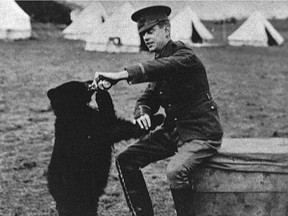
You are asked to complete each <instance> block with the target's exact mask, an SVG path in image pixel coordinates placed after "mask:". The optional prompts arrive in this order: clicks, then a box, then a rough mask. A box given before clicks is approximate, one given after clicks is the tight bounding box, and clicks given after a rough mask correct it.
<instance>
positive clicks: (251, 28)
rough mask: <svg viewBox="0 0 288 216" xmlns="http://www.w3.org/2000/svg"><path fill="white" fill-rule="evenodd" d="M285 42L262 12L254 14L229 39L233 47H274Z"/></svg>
mask: <svg viewBox="0 0 288 216" xmlns="http://www.w3.org/2000/svg"><path fill="white" fill-rule="evenodd" d="M283 42H284V39H283V37H282V36H281V35H280V34H279V33H278V32H277V30H276V29H275V28H274V27H273V26H272V25H271V23H270V22H269V21H268V20H267V19H266V18H265V17H264V16H263V15H262V14H261V13H260V12H254V13H253V14H252V15H251V16H250V17H249V18H248V19H247V20H246V21H245V22H244V23H243V24H242V25H241V26H240V27H239V28H238V29H237V30H236V31H235V32H233V33H232V34H231V35H230V36H229V37H228V43H229V44H230V45H232V46H243V45H247V46H273V45H281V44H283Z"/></svg>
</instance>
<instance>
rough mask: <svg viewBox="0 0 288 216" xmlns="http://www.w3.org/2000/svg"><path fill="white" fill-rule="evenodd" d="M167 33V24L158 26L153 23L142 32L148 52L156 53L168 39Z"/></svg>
mask: <svg viewBox="0 0 288 216" xmlns="http://www.w3.org/2000/svg"><path fill="white" fill-rule="evenodd" d="M168 35H169V29H168V27H167V26H164V27H163V28H160V27H159V25H155V26H154V27H152V28H150V29H148V30H147V31H146V32H144V33H143V39H144V42H145V44H146V46H147V47H148V49H149V51H150V52H156V53H158V52H160V50H161V49H162V48H163V47H164V46H165V45H166V44H167V42H168V41H169V37H168Z"/></svg>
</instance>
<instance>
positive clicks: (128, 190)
mask: <svg viewBox="0 0 288 216" xmlns="http://www.w3.org/2000/svg"><path fill="white" fill-rule="evenodd" d="M116 167H117V170H118V173H119V179H120V182H121V185H122V188H123V191H124V195H125V198H126V201H127V204H128V207H129V209H130V211H131V212H132V216H153V215H154V212H153V206H152V202H151V199H150V196H149V192H148V190H147V187H146V183H145V180H144V178H143V174H142V172H141V170H139V169H135V170H134V169H133V170H129V171H127V169H122V168H121V166H120V165H119V163H118V162H116Z"/></svg>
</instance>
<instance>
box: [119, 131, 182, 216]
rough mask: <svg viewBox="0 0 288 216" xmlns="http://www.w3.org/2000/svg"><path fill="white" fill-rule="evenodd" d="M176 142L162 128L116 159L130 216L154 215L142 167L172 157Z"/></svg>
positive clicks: (176, 140) (130, 147)
mask: <svg viewBox="0 0 288 216" xmlns="http://www.w3.org/2000/svg"><path fill="white" fill-rule="evenodd" d="M177 142H178V139H171V134H169V133H167V132H165V131H164V130H163V129H160V130H157V131H155V132H154V133H150V134H149V135H147V136H146V137H144V138H142V139H141V140H140V141H139V142H137V143H135V144H133V145H131V146H129V147H128V148H127V149H126V150H125V151H123V152H122V153H120V154H119V155H118V157H117V159H116V166H117V170H118V173H119V178H120V182H121V185H122V187H123V191H124V194H125V198H126V201H127V204H128V206H129V209H130V211H131V212H132V215H133V216H153V215H154V213H153V207H152V202H151V199H150V196H149V193H148V190H147V187H146V183H145V180H144V178H143V175H142V172H141V170H140V169H141V168H143V167H145V166H146V165H148V164H149V163H151V162H155V161H158V160H161V159H165V158H167V157H170V156H172V155H174V154H175V151H176V149H177V148H176V146H177Z"/></svg>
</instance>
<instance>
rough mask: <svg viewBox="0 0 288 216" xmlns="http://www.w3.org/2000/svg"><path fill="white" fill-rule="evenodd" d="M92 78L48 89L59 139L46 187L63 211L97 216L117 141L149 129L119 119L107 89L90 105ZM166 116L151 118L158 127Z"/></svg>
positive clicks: (77, 215) (61, 215) (75, 215)
mask: <svg viewBox="0 0 288 216" xmlns="http://www.w3.org/2000/svg"><path fill="white" fill-rule="evenodd" d="M89 84H91V81H87V82H78V81H71V82H68V83H64V84H62V85H60V86H58V87H56V88H53V89H50V90H49V91H48V93H47V95H48V98H49V99H50V102H51V107H52V109H53V111H54V113H55V115H56V122H55V144H54V148H53V152H52V157H51V161H50V164H49V166H48V174H47V180H48V188H49V192H50V194H51V195H52V197H53V198H54V200H55V201H56V208H57V210H58V213H59V216H92V215H93V216H95V215H97V209H98V201H99V197H100V196H101V195H102V194H103V193H104V189H105V187H106V185H107V181H108V175H109V170H110V166H111V153H112V146H113V144H114V143H116V142H119V141H120V140H128V139H130V138H138V137H140V136H141V135H143V134H144V133H145V132H144V131H143V130H141V129H140V128H139V127H138V126H137V125H134V124H133V123H132V122H130V121H127V120H124V119H120V118H117V116H116V114H115V110H114V106H113V102H112V99H111V97H110V95H109V93H108V92H107V91H102V90H97V92H96V96H95V98H96V103H97V105H98V108H91V107H90V106H88V103H89V102H90V101H91V97H92V95H93V93H94V92H93V91H89V88H88V86H89ZM161 121H163V116H156V117H155V118H154V117H153V118H152V124H153V127H154V128H155V127H156V126H157V124H160V123H161Z"/></svg>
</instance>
